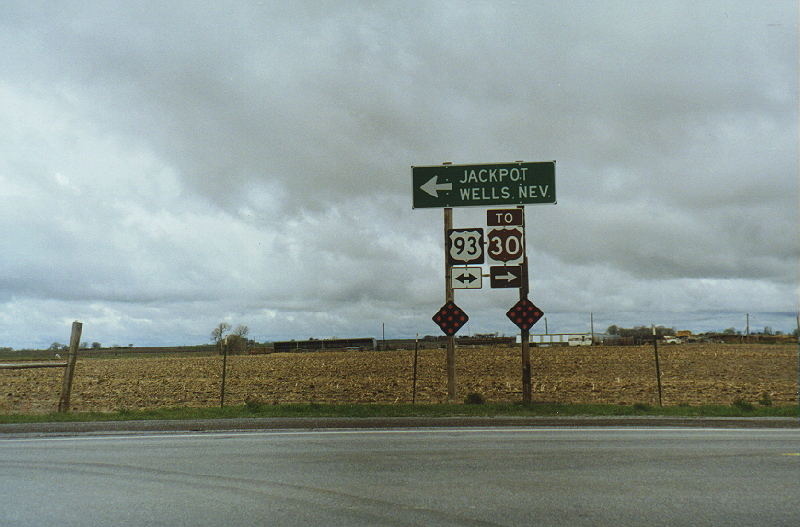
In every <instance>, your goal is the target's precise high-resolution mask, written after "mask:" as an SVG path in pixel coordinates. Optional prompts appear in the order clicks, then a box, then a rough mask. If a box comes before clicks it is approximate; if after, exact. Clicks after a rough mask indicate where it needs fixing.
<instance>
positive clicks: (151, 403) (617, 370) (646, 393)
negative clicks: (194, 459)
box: [0, 344, 797, 413]
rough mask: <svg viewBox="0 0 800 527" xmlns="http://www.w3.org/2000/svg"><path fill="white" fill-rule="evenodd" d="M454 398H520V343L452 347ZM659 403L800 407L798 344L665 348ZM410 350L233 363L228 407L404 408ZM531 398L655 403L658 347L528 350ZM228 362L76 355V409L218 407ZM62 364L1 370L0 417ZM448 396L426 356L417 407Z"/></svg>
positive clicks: (433, 354)
mask: <svg viewBox="0 0 800 527" xmlns="http://www.w3.org/2000/svg"><path fill="white" fill-rule="evenodd" d="M456 353H457V364H456V374H457V379H458V393H459V400H463V397H464V396H465V395H466V394H468V393H472V392H476V393H480V394H481V395H483V397H484V398H485V399H486V400H487V401H490V402H511V401H519V400H520V399H521V380H520V378H521V373H520V371H521V364H520V363H521V361H520V351H519V347H509V348H459V349H457V350H456ZM659 354H660V365H661V373H662V387H663V401H664V404H666V405H677V404H692V405H696V404H730V403H731V402H732V401H734V400H736V399H743V400H746V401H749V402H751V403H754V404H755V403H757V402H758V401H759V400H760V399H762V397H763V396H764V394H767V395H768V396H769V398H770V399H771V400H772V402H773V404H775V405H786V404H793V403H795V402H796V399H795V397H796V385H797V384H796V383H797V347H796V345H730V344H702V345H701V344H697V345H671V346H666V345H663V346H660V347H659ZM412 359H413V351H388V352H355V351H351V352H319V353H292V354H272V355H255V356H243V355H237V356H231V357H229V358H228V374H227V381H226V404H231V405H234V404H242V403H243V402H244V401H245V400H246V399H248V398H251V399H255V400H258V401H260V402H265V403H288V402H319V403H345V402H351V403H373V402H375V403H378V402H380V403H405V402H410V401H411V384H412V383H411V378H412V371H411V369H412ZM531 363H532V370H533V375H532V378H533V390H534V394H533V399H534V401H539V402H564V403H612V404H633V403H647V404H655V403H657V401H658V391H657V385H656V376H655V360H654V353H653V348H652V346H640V347H594V348H590V347H563V348H531ZM221 370H222V358H221V357H217V356H214V357H179V358H130V359H128V358H126V359H86V360H79V361H78V364H77V367H76V373H75V381H74V386H73V392H72V399H71V403H72V404H71V407H72V410H74V411H108V410H118V409H121V408H128V409H137V408H153V407H167V406H214V405H218V404H219V396H220V380H221ZM61 376H62V370H61V369H35V370H33V369H32V370H0V412H3V413H18V412H47V411H54V410H55V409H56V407H57V406H58V398H59V391H60V388H61ZM446 399H447V387H446V373H445V354H444V351H443V350H425V351H420V353H419V363H418V380H417V402H422V403H425V402H445V401H446Z"/></svg>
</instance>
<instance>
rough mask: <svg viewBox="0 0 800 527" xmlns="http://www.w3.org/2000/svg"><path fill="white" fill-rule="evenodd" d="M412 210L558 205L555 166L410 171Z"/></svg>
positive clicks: (503, 165)
mask: <svg viewBox="0 0 800 527" xmlns="http://www.w3.org/2000/svg"><path fill="white" fill-rule="evenodd" d="M411 180H412V184H413V189H412V197H413V208H415V209H422V208H443V207H483V206H487V205H527V204H536V203H556V162H555V161H545V162H537V163H522V162H516V163H495V164H488V165H432V166H421V167H411Z"/></svg>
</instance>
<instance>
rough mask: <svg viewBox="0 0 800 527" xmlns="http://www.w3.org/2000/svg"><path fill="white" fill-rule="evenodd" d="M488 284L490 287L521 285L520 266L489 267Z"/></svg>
mask: <svg viewBox="0 0 800 527" xmlns="http://www.w3.org/2000/svg"><path fill="white" fill-rule="evenodd" d="M489 284H490V285H491V287H492V288H494V289H498V288H503V287H521V286H522V266H520V265H496V266H492V267H489Z"/></svg>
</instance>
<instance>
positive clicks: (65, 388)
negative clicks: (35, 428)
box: [58, 320, 83, 413]
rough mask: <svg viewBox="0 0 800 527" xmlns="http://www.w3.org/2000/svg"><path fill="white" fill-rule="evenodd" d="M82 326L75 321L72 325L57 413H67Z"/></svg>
mask: <svg viewBox="0 0 800 527" xmlns="http://www.w3.org/2000/svg"><path fill="white" fill-rule="evenodd" d="M82 330H83V324H81V323H80V322H78V321H77V320H76V321H75V322H73V323H72V334H71V335H70V337H69V358H68V359H67V367H66V368H64V378H63V380H62V382H61V397H60V398H59V400H58V411H59V412H60V413H65V412H69V398H70V395H71V394H72V378H73V376H74V375H75V362H76V361H77V360H78V346H80V342H81V331H82Z"/></svg>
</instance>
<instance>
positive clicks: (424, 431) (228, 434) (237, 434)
mask: <svg viewBox="0 0 800 527" xmlns="http://www.w3.org/2000/svg"><path fill="white" fill-rule="evenodd" d="M608 432H613V433H620V432H623V433H632V434H633V433H642V432H659V433H664V432H674V433H681V434H685V433H698V432H700V433H703V434H708V433H723V432H724V433H728V434H731V433H733V434H736V435H749V434H751V433H753V432H758V433H787V432H789V433H792V432H794V433H795V434H796V435H797V437H798V439H800V431H798V430H792V429H776V428H741V429H740V428H688V427H678V428H663V427H652V428H632V427H622V428H607V427H597V428H583V427H581V428H565V427H554V428H538V427H531V428H518V427H514V428H481V427H478V428H415V429H380V428H376V429H327V430H326V429H319V430H274V431H272V430H231V431H217V432H207V433H196V432H189V433H181V432H166V433H142V434H124V435H116V434H113V433H110V434H103V435H88V434H87V435H78V436H61V437H14V438H8V439H4V438H2V437H0V446H2V445H3V444H8V443H25V442H28V443H30V442H48V441H52V442H60V441H103V440H109V439H113V440H128V441H142V440H158V439H248V438H253V437H265V438H269V437H289V436H292V437H297V436H313V435H316V436H319V435H387V434H391V435H401V434H404V435H412V434H416V435H436V434H439V435H444V434H450V435H462V434H463V435H466V434H509V435H512V434H522V433H527V434H534V435H536V434H540V433H551V434H552V433H556V434H567V433H568V434H576V433H584V434H602V433H608Z"/></svg>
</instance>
